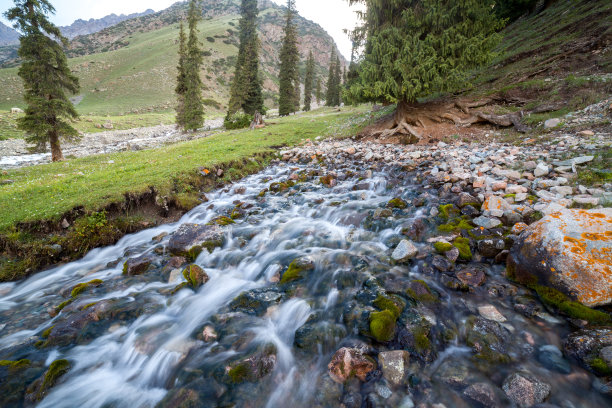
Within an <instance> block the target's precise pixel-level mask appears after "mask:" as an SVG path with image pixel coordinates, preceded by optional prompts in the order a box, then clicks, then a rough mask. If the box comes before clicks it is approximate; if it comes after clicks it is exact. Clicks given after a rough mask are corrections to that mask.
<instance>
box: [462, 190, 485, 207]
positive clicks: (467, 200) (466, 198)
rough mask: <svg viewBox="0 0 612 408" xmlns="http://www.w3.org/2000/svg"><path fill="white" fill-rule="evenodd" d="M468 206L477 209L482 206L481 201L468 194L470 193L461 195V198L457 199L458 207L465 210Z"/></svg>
mask: <svg viewBox="0 0 612 408" xmlns="http://www.w3.org/2000/svg"><path fill="white" fill-rule="evenodd" d="M467 205H471V206H473V207H477V206H479V205H480V201H479V200H478V199H477V198H476V197H474V196H473V195H471V194H468V193H461V194H459V198H458V199H457V207H459V208H463V207H465V206H467Z"/></svg>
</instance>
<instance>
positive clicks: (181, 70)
mask: <svg viewBox="0 0 612 408" xmlns="http://www.w3.org/2000/svg"><path fill="white" fill-rule="evenodd" d="M186 60H187V37H186V35H185V26H184V24H183V22H182V21H181V25H180V31H179V62H178V66H177V71H178V75H177V78H176V89H175V92H176V98H177V107H176V123H177V124H178V125H179V126H181V127H182V125H183V124H184V120H183V118H184V117H185V93H186V91H187V84H186V71H185V64H186Z"/></svg>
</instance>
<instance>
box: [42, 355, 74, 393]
mask: <svg viewBox="0 0 612 408" xmlns="http://www.w3.org/2000/svg"><path fill="white" fill-rule="evenodd" d="M68 370H70V362H68V360H56V361H54V362H52V363H51V365H50V366H49V369H48V370H47V372H46V373H45V378H44V379H43V383H42V387H41V392H44V391H45V390H48V389H49V388H51V387H53V386H54V385H55V383H56V382H57V380H58V379H59V378H60V377H61V376H63V375H64V374H66V373H67V372H68Z"/></svg>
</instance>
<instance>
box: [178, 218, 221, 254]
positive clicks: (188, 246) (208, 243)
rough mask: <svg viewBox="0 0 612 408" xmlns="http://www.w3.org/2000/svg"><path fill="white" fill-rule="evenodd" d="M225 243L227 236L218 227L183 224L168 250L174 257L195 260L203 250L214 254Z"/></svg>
mask: <svg viewBox="0 0 612 408" xmlns="http://www.w3.org/2000/svg"><path fill="white" fill-rule="evenodd" d="M224 243H225V234H223V232H222V231H221V228H219V227H218V226H216V225H199V224H183V225H181V226H180V227H179V228H178V230H177V231H176V232H175V233H174V234H173V235H172V237H171V238H170V241H169V242H168V250H169V251H170V253H172V254H173V255H177V256H185V257H187V258H190V259H195V258H197V256H198V255H199V254H200V252H202V250H203V249H207V250H208V251H209V252H212V251H213V249H214V248H216V247H221V246H223V244H224Z"/></svg>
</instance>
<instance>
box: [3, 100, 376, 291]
mask: <svg viewBox="0 0 612 408" xmlns="http://www.w3.org/2000/svg"><path fill="white" fill-rule="evenodd" d="M368 112H369V107H367V106H362V107H357V108H350V109H343V110H341V111H339V110H335V109H321V110H317V111H315V112H310V113H308V114H304V115H300V116H292V117H288V118H281V119H276V120H274V121H273V122H274V123H270V125H269V126H268V127H266V128H265V129H260V130H254V131H250V130H240V131H232V132H224V133H220V134H216V135H214V136H210V137H207V138H203V139H198V140H194V141H190V142H185V143H180V144H175V145H170V146H167V147H163V148H159V149H154V150H146V151H139V152H124V153H115V154H108V155H98V156H91V157H86V158H81V159H73V160H68V161H66V162H62V163H52V164H48V165H40V166H34V167H27V168H22V169H16V170H11V171H8V172H4V173H3V174H2V175H1V176H0V177H1V178H0V180H12V183H10V184H2V183H0V202H2V203H6V204H5V205H4V206H2V208H0V247H1V248H2V255H1V258H0V268H1V269H0V280H4V281H6V280H15V279H20V278H23V277H25V276H27V275H28V274H30V273H33V272H34V271H36V270H38V269H40V268H42V267H45V266H47V265H49V264H52V263H54V262H57V261H68V260H70V259H74V258H76V257H78V256H81V255H82V254H83V253H85V252H86V251H88V250H90V249H92V248H94V247H96V246H99V245H108V244H111V243H112V242H114V241H116V240H117V239H119V238H120V237H121V235H123V234H124V233H128V232H134V231H135V230H138V229H139V228H140V229H142V228H145V227H147V226H151V225H152V224H154V223H158V222H163V221H164V220H163V218H164V216H161V215H159V214H152V213H151V210H150V209H149V210H148V211H140V212H139V206H144V204H145V202H146V203H147V205H149V204H153V205H154V203H155V201H156V200H157V201H159V199H160V198H163V200H164V201H165V202H166V203H169V204H170V205H171V207H173V208H175V209H176V210H178V211H179V212H184V211H186V210H189V209H191V208H193V207H194V206H196V205H198V204H199V203H200V201H199V197H200V192H199V190H201V189H202V188H204V187H206V186H209V187H213V186H216V185H218V184H220V183H223V182H227V181H230V180H233V179H237V178H240V177H243V176H244V175H246V174H248V173H252V172H255V171H258V170H260V169H261V168H262V167H263V166H265V165H266V164H267V161H266V160H265V157H269V155H270V154H271V153H272V152H275V151H276V150H277V149H278V148H280V147H281V146H293V145H296V144H299V143H300V142H302V141H304V140H305V139H315V138H316V137H319V136H324V137H341V136H347V135H351V134H354V133H355V132H356V131H357V130H358V129H359V128H360V127H361V126H363V124H365V123H369V121H370V120H371V118H370V114H369V113H368ZM256 158H257V159H256ZM219 168H223V169H224V175H223V176H222V177H221V178H216V177H215V176H214V172H213V174H209V175H204V174H203V172H202V169H219ZM204 173H205V172H204ZM146 197H148V198H146ZM126 202H127V204H126ZM139 203H140V204H139ZM101 214H103V216H102V215H101ZM175 215H176V214H175ZM166 216H167V215H166ZM126 217H128V218H126ZM64 218H67V219H68V220H69V222H70V225H71V227H70V228H67V229H66V230H62V228H61V222H62V220H63V219H64ZM112 222H115V224H113V223H112ZM102 232H105V233H102ZM72 241H77V242H79V245H75V242H72ZM83 242H85V243H86V245H82V243H83ZM51 245H60V246H61V247H62V250H61V252H60V253H59V254H58V253H54V252H53V251H55V252H57V250H52V248H51Z"/></svg>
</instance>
